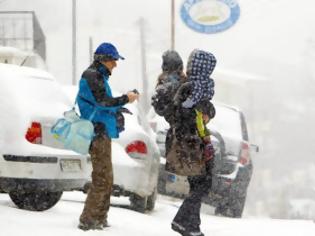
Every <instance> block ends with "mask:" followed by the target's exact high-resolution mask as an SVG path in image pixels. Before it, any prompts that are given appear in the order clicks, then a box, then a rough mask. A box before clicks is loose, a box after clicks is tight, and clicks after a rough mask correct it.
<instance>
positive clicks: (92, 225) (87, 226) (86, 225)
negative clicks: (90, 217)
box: [78, 221, 103, 231]
mask: <svg viewBox="0 0 315 236" xmlns="http://www.w3.org/2000/svg"><path fill="white" fill-rule="evenodd" d="M78 228H79V229H81V230H84V231H87V230H103V224H101V223H100V222H98V221H95V222H82V221H80V223H79V225H78Z"/></svg>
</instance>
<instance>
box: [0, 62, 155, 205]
mask: <svg viewBox="0 0 315 236" xmlns="http://www.w3.org/2000/svg"><path fill="white" fill-rule="evenodd" d="M0 78H1V79H0V96H1V99H0V109H1V111H2V113H1V116H0V125H1V129H0V189H1V190H2V191H4V192H7V193H9V196H10V197H11V199H12V200H13V202H14V203H15V204H16V205H17V206H18V207H19V208H22V209H27V210H37V211H41V210H46V209H49V208H51V207H52V206H54V205H55V204H56V203H57V202H58V201H59V199H60V197H61V195H62V192H63V191H71V190H83V189H84V186H86V183H87V182H88V181H90V179H91V169H92V167H91V159H90V157H89V156H88V155H87V156H84V155H79V154H77V153H75V152H73V151H70V150H65V149H63V148H62V145H61V144H60V143H59V142H58V141H57V140H55V139H54V138H53V136H52V134H51V132H50V129H51V127H52V125H53V124H54V123H55V122H56V120H57V119H59V118H61V117H62V116H63V113H64V112H65V111H67V110H70V109H71V108H72V106H73V102H72V101H71V99H69V97H68V96H67V95H66V93H65V92H64V90H63V88H62V87H61V86H60V85H59V84H58V83H57V82H56V81H55V79H54V78H53V77H52V76H51V75H50V74H49V73H47V72H44V71H40V70H37V69H31V68H27V67H19V66H15V65H7V64H1V63H0ZM130 109H131V110H134V113H135V115H134V116H130V117H126V131H124V132H123V133H122V135H121V138H120V139H119V142H116V141H114V142H113V144H112V155H113V168H114V172H115V174H114V178H115V179H114V184H115V186H118V187H119V188H118V187H115V191H114V193H115V194H118V193H119V194H125V195H130V196H131V198H130V200H131V203H132V206H133V207H134V208H135V209H137V210H139V211H144V210H146V209H149V210H150V209H153V207H154V202H155V196H156V185H157V178H158V168H159V151H158V148H157V146H156V144H155V143H154V141H153V140H152V139H151V138H150V136H149V135H148V134H147V133H146V132H144V130H143V128H142V127H141V126H140V125H139V122H138V118H139V115H138V113H137V109H136V107H134V108H133V107H131V108H130ZM130 127H132V128H130Z"/></svg>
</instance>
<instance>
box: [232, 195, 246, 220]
mask: <svg viewBox="0 0 315 236" xmlns="http://www.w3.org/2000/svg"><path fill="white" fill-rule="evenodd" d="M245 199H246V197H245V196H242V197H236V198H233V199H231V200H230V203H229V216H230V217H233V218H241V217H242V214H243V210H244V206H245Z"/></svg>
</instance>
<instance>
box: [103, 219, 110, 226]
mask: <svg viewBox="0 0 315 236" xmlns="http://www.w3.org/2000/svg"><path fill="white" fill-rule="evenodd" d="M107 227H110V224H108V221H107V219H106V220H104V221H103V228H107Z"/></svg>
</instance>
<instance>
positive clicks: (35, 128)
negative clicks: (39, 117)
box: [25, 121, 42, 144]
mask: <svg viewBox="0 0 315 236" xmlns="http://www.w3.org/2000/svg"><path fill="white" fill-rule="evenodd" d="M25 138H26V140H27V141H29V142H30V143H34V144H41V143H42V126H41V124H40V123H39V122H35V121H33V122H32V124H31V127H29V128H28V129H27V132H26V134H25Z"/></svg>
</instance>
